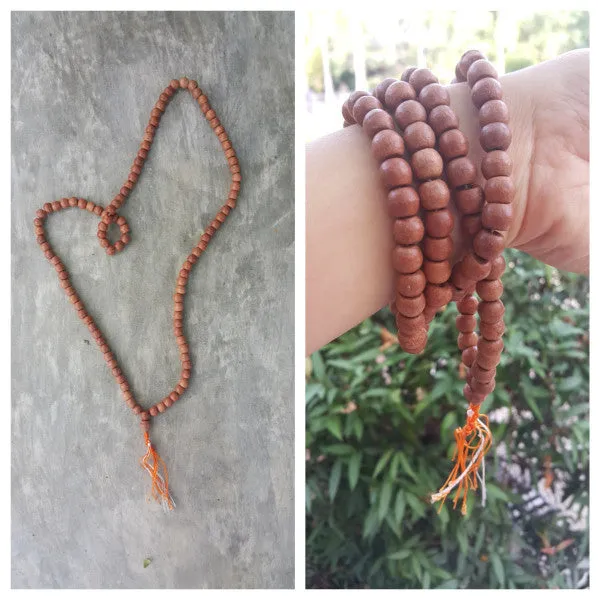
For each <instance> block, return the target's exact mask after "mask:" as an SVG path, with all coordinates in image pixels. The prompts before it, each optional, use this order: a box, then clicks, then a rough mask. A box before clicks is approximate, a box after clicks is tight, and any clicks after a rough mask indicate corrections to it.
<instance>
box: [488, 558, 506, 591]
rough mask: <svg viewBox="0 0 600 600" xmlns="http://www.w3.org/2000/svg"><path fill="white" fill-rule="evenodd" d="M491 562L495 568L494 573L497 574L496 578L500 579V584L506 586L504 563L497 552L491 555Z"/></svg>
mask: <svg viewBox="0 0 600 600" xmlns="http://www.w3.org/2000/svg"><path fill="white" fill-rule="evenodd" d="M490 564H491V565H492V569H493V570H494V574H495V575H496V579H498V582H499V583H500V586H501V587H504V565H503V564H502V560H501V559H500V557H499V556H498V555H497V554H496V553H494V554H491V555H490Z"/></svg>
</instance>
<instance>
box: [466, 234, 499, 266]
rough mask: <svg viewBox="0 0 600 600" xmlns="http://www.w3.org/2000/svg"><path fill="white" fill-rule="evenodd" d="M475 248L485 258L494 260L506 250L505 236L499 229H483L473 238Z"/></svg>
mask: <svg viewBox="0 0 600 600" xmlns="http://www.w3.org/2000/svg"><path fill="white" fill-rule="evenodd" d="M473 249H474V250H475V252H476V253H477V254H478V255H479V256H480V257H481V258H483V259H485V260H492V259H494V258H496V256H498V254H500V253H501V252H502V251H503V250H504V236H503V235H502V234H501V233H499V232H497V231H489V230H488V229H481V230H480V231H479V232H478V233H477V234H476V235H475V238H474V239H473Z"/></svg>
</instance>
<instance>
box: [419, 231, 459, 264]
mask: <svg viewBox="0 0 600 600" xmlns="http://www.w3.org/2000/svg"><path fill="white" fill-rule="evenodd" d="M452 248H453V242H452V238H451V237H450V236H448V237H443V238H432V237H429V236H425V239H424V240H423V255H424V256H425V258H428V259H429V260H437V261H440V260H446V259H448V258H449V257H450V255H451V254H452Z"/></svg>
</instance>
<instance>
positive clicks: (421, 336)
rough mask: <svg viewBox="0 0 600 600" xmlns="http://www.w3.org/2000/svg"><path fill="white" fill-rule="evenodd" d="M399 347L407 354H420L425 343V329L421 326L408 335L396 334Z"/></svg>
mask: <svg viewBox="0 0 600 600" xmlns="http://www.w3.org/2000/svg"><path fill="white" fill-rule="evenodd" d="M398 342H399V343H400V347H401V348H402V350H404V351H405V352H408V353H409V354H420V353H421V352H423V350H424V349H425V346H426V345H427V330H426V329H425V328H424V327H423V328H421V329H418V330H416V331H415V332H414V333H413V334H411V335H410V336H406V337H405V336H400V335H399V336H398Z"/></svg>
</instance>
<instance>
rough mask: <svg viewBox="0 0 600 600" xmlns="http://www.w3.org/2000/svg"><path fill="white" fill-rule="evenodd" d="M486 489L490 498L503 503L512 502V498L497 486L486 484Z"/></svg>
mask: <svg viewBox="0 0 600 600" xmlns="http://www.w3.org/2000/svg"><path fill="white" fill-rule="evenodd" d="M485 489H486V491H487V494H488V496H489V497H490V498H495V499H496V500H502V502H510V498H509V497H508V496H507V494H506V492H505V491H504V490H502V489H500V488H499V487H498V486H497V485H496V484H494V483H486V486H485Z"/></svg>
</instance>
